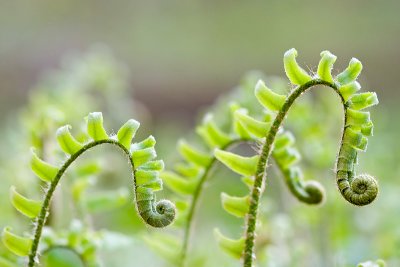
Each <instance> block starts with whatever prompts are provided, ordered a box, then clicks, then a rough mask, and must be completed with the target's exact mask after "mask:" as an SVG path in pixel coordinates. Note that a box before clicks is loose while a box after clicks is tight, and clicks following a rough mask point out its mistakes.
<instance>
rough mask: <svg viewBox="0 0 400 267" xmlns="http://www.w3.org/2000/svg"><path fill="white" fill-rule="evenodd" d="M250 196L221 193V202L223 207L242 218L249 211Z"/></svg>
mask: <svg viewBox="0 0 400 267" xmlns="http://www.w3.org/2000/svg"><path fill="white" fill-rule="evenodd" d="M249 201H250V197H249V196H245V197H233V196H230V195H228V194H226V193H221V202H222V206H223V207H224V209H225V210H226V211H227V212H228V213H230V214H232V215H234V216H236V217H239V218H244V217H245V215H246V214H247V212H248V211H249V204H250V202H249Z"/></svg>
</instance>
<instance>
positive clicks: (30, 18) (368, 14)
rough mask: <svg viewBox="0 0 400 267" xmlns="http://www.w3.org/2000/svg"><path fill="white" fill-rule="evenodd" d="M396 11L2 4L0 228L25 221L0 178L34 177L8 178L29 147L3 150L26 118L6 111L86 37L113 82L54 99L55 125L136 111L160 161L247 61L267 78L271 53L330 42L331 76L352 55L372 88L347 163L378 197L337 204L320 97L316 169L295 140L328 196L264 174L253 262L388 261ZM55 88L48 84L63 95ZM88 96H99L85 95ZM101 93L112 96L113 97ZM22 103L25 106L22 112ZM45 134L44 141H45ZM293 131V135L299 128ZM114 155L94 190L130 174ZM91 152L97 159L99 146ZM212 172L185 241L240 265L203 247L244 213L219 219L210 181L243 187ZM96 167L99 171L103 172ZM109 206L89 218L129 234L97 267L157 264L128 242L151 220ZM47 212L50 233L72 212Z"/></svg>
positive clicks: (394, 200) (291, 4) (302, 51)
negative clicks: (373, 180)
mask: <svg viewBox="0 0 400 267" xmlns="http://www.w3.org/2000/svg"><path fill="white" fill-rule="evenodd" d="M399 10H400V2H399V1H395V0H386V1H365V0H364V1H361V0H356V1H342V0H340V1H315V0H313V1H308V0H305V1H294V0H293V1H207V0H205V1H174V0H171V1H93V0H92V1H65V0H62V1H61V0H60V1H49V0H43V1H29V2H27V1H18V0H17V1H5V0H0V120H1V122H2V125H4V127H0V128H1V129H2V131H1V133H2V135H3V136H4V138H3V140H1V142H0V149H1V153H0V155H2V156H1V157H0V160H1V162H0V174H1V176H2V177H1V179H2V180H0V187H1V188H2V189H1V190H0V193H1V196H0V205H1V207H2V208H1V213H2V215H1V216H0V227H1V228H2V227H3V226H5V225H10V223H11V222H14V223H15V227H16V228H17V229H18V228H19V229H29V228H28V226H29V223H27V221H25V220H23V219H21V218H20V217H17V219H15V218H14V217H15V216H18V215H16V214H15V213H14V211H13V210H12V209H11V205H10V204H9V202H8V187H9V185H10V184H12V183H14V184H15V183H17V182H16V181H18V183H22V184H24V183H28V184H31V185H32V184H35V183H36V182H37V181H36V180H35V179H34V178H33V177H32V175H30V176H29V177H25V178H24V177H20V176H21V175H22V174H21V173H20V171H19V172H14V170H15V169H16V168H20V169H26V173H29V167H28V165H27V164H25V161H23V160H22V159H21V157H20V156H21V151H26V152H27V155H28V152H29V147H30V145H31V144H30V143H29V142H25V143H22V144H23V145H21V144H19V145H20V146H21V147H20V148H19V149H16V148H15V145H16V144H18V143H20V142H19V140H15V138H13V137H15V136H20V135H18V134H19V133H20V132H21V131H22V130H21V127H24V126H23V125H26V124H23V123H22V126H21V125H19V122H16V121H17V120H20V117H21V116H22V117H23V115H21V113H27V114H30V115H36V114H35V113H36V112H38V113H40V112H44V111H43V110H42V111H40V108H41V107H43V106H44V105H45V104H43V106H42V104H41V102H40V101H39V100H32V99H35V94H36V93H35V92H36V91H37V90H38V89H40V88H41V87H46V86H47V87H48V88H46V90H48V92H50V93H48V92H47V93H48V94H49V95H51V94H52V93H51V92H52V86H51V85H52V83H51V82H45V84H46V86H43V82H41V81H43V77H49V76H50V77H55V76H57V73H56V74H54V72H55V71H56V70H59V69H62V70H64V73H66V72H67V73H68V70H69V67H68V66H70V64H71V61H74V60H79V59H80V58H84V57H85V56H84V55H86V54H87V53H89V54H90V51H92V49H93V47H95V50H96V49H97V48H98V47H101V49H104V50H106V51H107V53H109V51H111V52H110V53H112V54H113V55H114V57H115V60H116V61H117V62H118V64H117V65H118V68H117V69H118V73H122V74H121V75H120V76H119V74H118V75H117V76H118V77H116V78H115V77H114V76H112V78H115V80H116V81H117V85H115V84H112V85H110V84H106V85H104V84H105V83H107V82H106V81H95V82H94V84H95V85H96V82H98V83H100V84H101V85H104V86H105V87H107V88H108V89H109V90H108V91H107V90H105V91H102V92H101V93H98V92H97V93H96V92H95V93H93V92H92V93H90V94H89V95H90V99H92V100H90V99H89V100H88V101H94V102H93V103H88V102H85V99H86V98H85V99H80V101H76V102H75V100H76V99H74V97H76V95H79V93H76V94H75V95H74V94H71V95H70V96H65V99H61V100H57V101H61V102H63V103H64V104H63V105H62V109H63V111H64V112H67V113H68V112H69V116H68V117H67V118H68V121H67V122H66V123H71V124H72V125H73V126H74V125H75V126H76V125H79V123H80V122H81V121H82V118H83V116H85V115H86V114H87V112H89V111H94V110H91V108H93V109H101V110H102V111H104V112H105V121H107V120H109V125H110V126H111V125H112V127H111V129H114V130H115V129H117V127H118V125H120V124H121V123H122V122H124V121H125V120H127V119H128V118H130V117H134V118H138V119H139V120H140V121H142V129H141V135H140V136H141V137H145V136H146V134H150V133H152V134H153V135H154V136H155V137H156V138H157V140H158V145H157V148H158V151H159V155H160V158H163V159H164V158H175V157H176V153H175V143H176V140H177V139H178V138H179V137H181V136H187V135H190V132H191V129H192V128H193V126H194V125H195V124H196V123H197V122H198V121H199V118H200V116H199V114H200V113H201V112H202V111H203V110H204V109H205V108H206V107H207V106H210V105H212V104H213V103H214V102H215V101H216V99H217V98H218V97H219V96H220V95H222V94H224V93H227V92H229V91H230V90H231V89H232V88H233V87H234V86H236V85H237V84H239V82H240V80H241V78H242V76H243V75H244V74H245V73H246V72H247V71H249V70H253V69H258V70H261V71H263V72H264V73H267V74H268V75H278V76H283V75H284V71H283V63H282V57H283V53H284V52H285V51H286V50H287V49H289V48H292V47H295V48H296V49H297V50H298V51H299V58H298V62H299V63H300V64H301V65H303V66H307V67H308V68H309V69H310V70H313V71H315V70H316V66H317V62H318V60H319V53H320V52H321V51H322V50H330V51H331V52H332V53H334V54H335V55H337V56H338V60H337V62H336V64H335V70H337V72H338V71H339V70H341V69H343V68H344V67H346V66H347V64H348V61H349V60H350V58H351V57H357V58H358V59H360V60H361V62H362V63H363V65H364V69H363V72H362V75H361V78H360V83H361V84H362V86H363V90H364V91H369V90H370V91H376V92H377V94H378V96H379V100H380V104H379V106H377V107H374V108H373V110H372V118H373V119H374V123H375V125H376V129H375V137H373V138H371V139H370V144H369V150H368V152H367V153H366V154H365V155H364V154H363V155H362V156H361V158H360V167H359V170H360V171H365V172H368V173H371V174H373V175H375V176H377V177H378V179H379V181H380V184H381V193H380V196H379V198H378V200H377V201H376V202H375V203H374V204H372V205H371V206H369V207H365V208H362V209H356V208H354V207H352V206H349V205H348V204H347V203H345V201H344V200H342V199H341V197H340V195H339V194H338V192H337V191H336V187H335V185H334V182H333V180H334V175H333V172H332V168H333V165H334V158H335V153H336V150H335V149H336V144H337V142H338V141H337V140H338V139H337V138H336V137H338V135H339V130H338V129H339V125H340V123H341V121H340V112H338V111H337V110H335V112H333V111H332V112H331V111H327V110H324V108H321V107H319V108H320V109H321V112H322V113H323V114H325V115H326V117H323V118H319V119H320V122H321V123H324V122H325V121H326V120H331V121H330V122H331V123H332V125H333V127H332V128H333V130H332V131H334V132H333V133H332V135H333V137H331V136H329V137H323V136H321V137H319V138H321V139H322V140H318V142H320V143H321V142H322V143H323V145H325V144H332V146H333V149H332V151H331V152H333V154H332V153H331V154H329V156H327V158H326V159H325V160H323V163H321V164H320V165H322V167H321V168H320V169H318V166H313V164H312V163H311V164H310V163H307V153H308V152H307V151H308V148H309V145H310V144H311V145H312V147H313V149H316V150H318V149H319V150H323V149H324V146H321V145H319V146H318V144H313V143H312V140H307V142H304V143H303V144H302V143H300V151H301V152H302V153H305V154H306V155H305V156H304V157H305V158H306V160H305V162H306V163H305V165H306V166H312V167H317V171H315V173H312V171H310V172H311V173H310V175H311V174H315V175H317V176H318V175H325V176H324V177H321V178H319V179H318V180H320V181H321V182H322V183H323V184H324V185H325V186H326V187H327V188H329V196H328V200H327V203H326V204H325V206H321V207H318V208H315V207H307V206H304V205H301V204H298V203H296V202H295V201H293V198H292V197H291V196H290V195H288V194H287V192H286V191H287V190H286V189H285V188H284V187H283V186H282V185H280V184H279V183H278V182H276V181H277V180H278V179H279V175H278V176H277V175H275V176H277V178H275V177H273V178H275V179H271V180H272V181H271V185H270V187H271V188H273V189H271V190H268V189H267V191H266V193H265V194H266V195H268V196H269V195H271V197H267V200H265V201H264V202H263V203H262V207H263V209H265V212H266V213H267V214H268V216H266V217H265V218H264V219H263V220H265V224H264V228H265V231H266V233H264V234H265V235H266V236H268V237H269V240H272V245H271V246H270V249H268V250H267V252H266V253H265V255H267V256H266V257H267V258H269V259H272V260H268V263H266V264H268V265H265V266H277V267H280V266H354V264H355V263H357V262H360V261H364V260H369V259H376V258H383V259H385V260H387V261H388V262H389V263H390V264H391V265H390V266H400V262H399V259H400V229H399V226H398V222H399V220H400V209H399V207H398V200H399V197H398V192H399V190H400V182H399V180H398V178H399V177H400V175H399V174H400V167H399V164H398V162H399V160H400V155H399V154H398V151H399V149H400V142H398V141H397V138H398V136H399V134H400V126H399V124H398V123H397V120H398V116H399V115H400V110H399V106H398V104H397V101H398V98H399V91H398V89H397V86H398V81H397V80H398V76H399V75H398V73H397V72H398V70H399V67H400V66H399V65H400V63H399V62H400V50H399V44H400V42H399V41H400V16H399ZM96 47H97V48H96ZM88 51H89V52H88ZM89 58H90V56H89ZM113 60H114V59H112V60H111V61H112V64H114V63H115V62H114V61H113ZM87 61H90V59H88V60H87ZM93 64H94V65H96V63H93ZM66 66H67V67H66ZM71 69H73V68H71ZM112 75H114V74H113V73H112ZM46 79H47V78H45V80H46ZM73 79H76V77H75V76H73V77H72V76H71V77H69V76H68V75H67V77H65V78H64V81H61V82H60V81H58V82H55V84H57V86H58V87H59V89H58V90H60V91H63V90H70V88H72V87H74V86H76V87H77V88H75V89H76V90H78V91H79V90H80V88H78V87H79V85H80V84H79V83H73V82H72V83H71V84H69V85H68V86H64V87H63V86H60V83H63V84H66V83H68V82H71V80H73ZM50 80H51V79H50ZM267 84H268V82H267ZM95 87H96V86H95ZM98 87H101V86H98ZM117 87H118V88H123V90H120V91H118V93H117V92H116V91H115V90H114V89H115V88H117ZM60 91H56V90H54V92H53V93H54V94H55V95H62V94H61V93H59V92H60ZM325 91H327V90H325ZM47 93H46V94H47ZM64 93H65V92H64ZM38 94H39V93H38ZM93 94H94V95H95V96H96V95H100V96H101V97H99V98H96V97H93ZM331 96H332V95H331V94H330V93H329V92H321V93H320V94H316V96H315V98H314V99H324V98H326V97H331ZM68 97H71V98H70V99H69V98H68ZM55 98H57V97H55ZM125 98H129V99H128V102H126V101H125V102H124V101H122V100H123V99H125ZM50 99H51V98H50ZM93 99H94V100H93ZM329 99H332V98H329ZM113 100H114V102H116V103H112V102H113ZM125 100H126V99H125ZM35 101H36V102H35ZM96 101H99V102H96ZM129 101H132V102H129ZM32 102H35V103H36V104H32ZM328 102H329V101H328ZM71 103H72V104H71ZM121 103H122V104H121ZM47 104H48V103H47ZM47 104H46V105H47ZM331 104H332V103H331ZM335 104H337V103H336V102H334V103H333V105H335ZM29 105H30V106H31V107H32V108H28V109H27V108H26V106H29ZM327 105H328V104H327ZM60 106H61V105H60ZM21 110H22V111H21ZM39 111H40V112H39ZM73 112H74V113H73ZM72 113H73V115H71V114H72ZM331 113H333V114H334V115H333V114H331ZM331 117H334V118H333V119H332V118H331ZM327 118H328V119H327ZM22 121H23V119H22ZM335 126H336V127H335ZM330 127H331V126H330ZM49 128H50V129H51V128H52V127H50V126H49ZM335 129H337V130H335ZM40 130H41V129H38V131H40ZM294 130H295V129H294ZM51 132H52V131H50V134H49V136H50V137H48V138H53V137H52V135H51ZM295 133H296V131H295ZM298 134H300V136H299V137H298V138H297V139H298V140H299V142H301V141H300V140H301V138H302V137H301V134H302V133H301V131H300V132H299V133H298ZM25 137H26V136H25ZM21 138H22V137H21ZM335 138H336V139H335ZM326 147H328V145H326ZM12 153H14V154H12ZM11 154H12V155H11ZM115 154H116V153H115ZM311 154H312V153H311ZM118 156H119V155H115V157H113V155H111V157H112V158H113V160H114V161H113V163H115V164H119V165H118V166H121V169H123V170H124V171H123V172H122V174H120V175H121V177H120V176H118V177H119V178H118V179H117V180H116V181H114V182H111V185H110V182H109V181H108V180H107V181H106V182H101V183H100V187H104V188H108V187H110V186H111V187H115V188H117V187H119V186H121V185H124V184H126V185H128V184H129V181H128V179H124V178H125V177H123V176H124V175H125V176H127V175H129V174H128V173H127V168H126V167H127V166H125V164H124V163H125V162H124V160H121V159H120V157H118ZM97 157H98V158H99V160H101V158H102V156H101V154H100V153H98V155H97ZM309 157H312V155H311V156H309ZM22 158H23V157H22ZM19 159H21V162H19ZM166 162H167V163H168V162H172V160H166ZM307 164H308V165H307ZM21 165H22V166H21ZM315 165H318V164H315ZM326 166H328V167H326ZM220 169H222V170H219V171H218V172H217V174H218V175H217V176H218V177H220V179H213V180H212V182H210V184H209V186H208V188H207V190H208V191H207V194H208V197H207V198H206V199H205V200H204V201H203V202H202V203H203V205H202V208H201V209H200V214H201V215H202V216H201V218H203V219H202V220H199V221H198V222H197V223H196V235H195V240H194V242H193V244H194V245H193V249H194V250H195V251H196V252H197V254H198V256H197V257H200V258H201V257H203V258H205V259H203V260H199V261H202V262H205V266H238V263H235V262H233V261H231V260H230V259H229V258H228V257H227V256H225V255H224V254H223V253H222V252H218V253H217V252H215V251H218V248H217V247H216V245H215V244H214V243H213V244H209V242H211V241H210V240H213V238H212V229H213V228H214V227H216V226H218V227H219V228H223V227H225V228H226V229H225V232H226V233H230V234H231V235H232V236H236V237H238V236H239V233H240V232H241V231H242V220H236V219H232V218H231V217H230V216H228V215H227V216H225V215H222V217H221V213H222V209H221V208H220V207H219V199H218V195H219V192H220V191H221V190H223V191H227V192H229V190H231V192H238V193H240V192H242V193H244V192H245V191H246V189H245V188H243V186H242V184H240V183H239V182H234V183H232V184H229V186H226V181H227V180H228V181H229V179H234V178H232V176H233V177H234V175H233V174H232V173H230V172H228V171H226V170H223V168H220ZM110 172H111V173H112V171H110ZM107 175H108V176H110V175H109V174H105V175H104V176H106V177H107ZM13 176H19V177H13ZM22 176H23V175H22ZM224 177H225V179H224ZM24 179H25V180H30V182H27V181H25V180H24ZM237 180H238V179H237ZM25 187H27V186H26V185H25ZM275 188H277V190H275ZM278 189H279V190H278ZM272 191H274V192H272ZM165 196H168V194H167V193H165ZM215 203H217V204H218V205H216V204H215ZM9 206H10V208H9ZM127 212H128V214H129V215H126V214H127ZM113 214H114V215H115V216H109V215H105V216H103V217H102V216H100V217H99V218H101V220H97V221H96V220H95V221H96V222H97V223H96V228H103V227H104V228H107V229H111V230H112V231H118V232H124V233H127V235H128V236H133V240H134V241H132V242H133V243H132V242H131V243H129V244H128V245H127V246H125V250H118V252H115V250H114V251H112V250H111V251H112V252H109V251H107V250H105V252H104V253H103V254H102V257H103V258H104V259H105V262H106V264H105V266H133V264H132V261H137V265H138V266H141V265H144V264H147V265H146V266H164V265H166V263H165V261H163V260H162V258H161V257H158V256H157V254H153V252H152V251H151V250H149V249H147V248H146V247H145V246H143V242H142V241H141V240H138V239H137V238H136V235H137V233H138V232H143V231H144V232H146V231H147V232H149V231H150V230H149V229H146V228H143V226H141V223H140V222H139V221H138V220H137V218H136V214H135V212H134V211H133V208H132V207H129V208H126V209H124V210H123V211H121V210H117V211H113ZM59 216H61V215H59ZM55 217H56V218H55V220H56V225H58V227H59V228H61V229H62V228H66V226H68V225H69V221H70V220H71V218H72V217H73V216H72V215H71V216H70V217H68V216H67V218H64V217H62V216H61V218H58V220H59V221H58V223H57V216H55ZM96 218H97V217H96ZM110 218H113V220H111V219H110ZM127 218H129V220H127ZM132 222H133V223H132ZM24 227H25V228H24ZM264 228H263V229H264ZM275 235H276V236H275ZM211 251H212V253H213V255H214V253H215V255H217V256H216V257H217V258H219V260H216V261H210V259H207V256H204V255H210V254H209V253H211ZM201 255H203V256H201ZM135 257H136V258H137V259H136V260H135ZM154 259H156V260H154ZM284 259H287V260H284ZM153 260H154V261H153ZM235 264H236V265H235ZM307 264H308V265H307ZM310 264H312V265H310ZM321 264H322V265H321Z"/></svg>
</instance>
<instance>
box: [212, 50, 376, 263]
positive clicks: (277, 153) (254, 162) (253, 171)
mask: <svg viewBox="0 0 400 267" xmlns="http://www.w3.org/2000/svg"><path fill="white" fill-rule="evenodd" d="M296 57H297V51H296V50H295V49H290V50H289V51H287V52H286V53H285V55H284V66H285V72H286V75H287V76H288V78H289V80H290V81H291V83H292V84H294V85H297V87H295V88H293V89H292V90H291V92H290V93H289V95H288V96H285V95H280V94H277V93H275V92H273V91H272V90H271V89H269V88H268V87H267V86H266V85H265V84H264V82H262V81H259V82H258V83H257V85H256V88H255V95H256V97H257V99H258V101H259V102H260V104H261V105H262V106H263V107H264V108H265V109H266V110H267V111H268V113H271V111H272V112H276V113H275V117H274V118H273V119H272V120H270V119H268V120H267V121H255V119H254V118H251V117H244V116H243V114H242V115H241V116H240V119H241V122H242V123H241V126H242V127H243V128H244V130H247V131H248V132H251V133H253V134H255V135H258V137H260V138H265V139H263V140H262V142H263V145H262V149H261V150H260V152H259V154H257V155H255V156H253V157H242V156H239V155H236V154H233V153H230V152H226V151H223V150H216V152H215V155H216V157H217V158H218V160H220V161H221V162H222V163H223V164H225V165H226V166H227V167H228V168H230V169H231V170H233V171H234V172H237V173H239V174H240V175H246V176H252V178H249V179H248V180H250V181H252V190H251V193H250V195H249V197H246V198H240V199H238V198H234V197H230V198H227V197H226V196H224V199H225V200H224V201H223V202H224V203H223V204H224V207H225V209H226V210H227V211H228V212H230V213H232V214H234V215H237V214H238V212H237V211H233V210H232V209H231V206H233V205H235V206H240V207H241V210H246V206H245V205H247V212H246V213H245V214H243V212H241V213H240V215H241V216H243V217H246V233H245V237H244V238H245V242H244V245H243V243H242V242H239V240H242V238H241V239H239V240H237V241H235V242H234V241H232V240H231V239H226V238H223V237H221V235H220V234H218V235H217V236H218V240H219V243H220V244H221V246H222V247H223V248H224V249H225V250H227V249H228V250H230V252H231V254H237V253H238V251H241V254H240V256H241V257H243V261H244V266H245V267H251V266H253V262H254V258H255V255H254V242H255V231H256V221H257V214H258V207H259V200H260V197H261V194H262V192H263V190H264V187H265V180H266V168H267V163H268V159H269V157H270V155H272V156H273V157H274V159H275V161H276V162H277V164H278V166H279V167H280V168H281V169H282V170H283V173H284V175H285V178H286V181H287V182H288V185H289V188H290V189H291V191H292V192H293V194H294V195H295V196H296V197H297V198H298V199H299V200H302V201H305V202H307V203H310V204H313V203H320V202H321V201H322V200H323V197H324V194H323V192H324V191H323V189H322V187H321V186H320V185H319V184H316V183H315V182H303V181H302V178H301V177H302V175H301V172H300V171H299V169H298V167H296V166H294V165H295V163H296V162H297V161H298V159H299V158H300V157H299V154H298V152H297V151H296V150H294V149H293V148H292V147H291V143H292V142H293V138H292V137H291V136H290V135H287V134H285V133H284V132H283V130H282V128H281V125H282V123H283V120H284V119H285V117H286V114H287V112H288V111H289V109H290V108H291V106H292V105H293V104H294V102H295V100H296V99H297V98H298V97H299V96H300V95H301V94H302V93H304V92H305V91H307V90H308V89H309V88H311V87H313V86H316V85H325V86H327V87H330V88H332V89H333V90H334V91H335V92H336V93H337V94H338V96H339V98H340V100H341V102H342V106H343V110H344V126H343V134H342V139H341V143H340V150H339V153H338V157H337V160H336V180H337V184H338V188H339V190H340V192H341V194H342V195H343V197H344V198H345V199H346V200H347V201H349V202H350V203H352V204H354V205H358V206H362V205H366V204H369V203H371V202H372V201H373V200H374V199H375V198H376V196H377V193H378V186H377V182H376V180H375V179H374V178H373V177H372V176H370V175H367V174H361V175H358V176H356V175H355V171H354V165H355V164H356V162H357V154H358V153H359V152H361V151H365V150H366V146H367V141H368V140H367V137H368V136H370V135H372V129H373V124H372V122H371V120H370V114H369V112H365V111H360V110H362V109H365V108H368V107H370V106H373V105H376V104H378V99H377V97H376V94H375V93H363V94H355V92H356V91H358V90H359V89H360V85H359V84H358V83H357V82H356V79H357V77H358V75H359V74H360V72H361V69H362V65H361V63H360V62H359V61H358V60H357V59H352V60H351V61H350V64H349V66H348V68H347V69H346V70H344V71H343V72H342V73H340V74H339V75H337V76H336V77H333V76H332V74H331V70H332V67H333V63H334V62H335V60H336V57H335V56H334V55H332V54H331V53H330V52H328V51H323V52H322V53H321V57H322V58H321V61H320V63H319V65H318V71H317V74H316V75H311V74H308V73H307V72H306V71H305V70H304V69H302V68H301V67H300V66H299V65H298V64H297V62H296ZM246 116H247V114H246ZM263 131H264V132H265V135H263V136H262V135H260V133H262V132H263ZM239 201H240V205H238V204H237V202H239ZM235 203H236V204H235ZM227 244H230V245H229V246H228V245H227ZM234 244H236V245H234ZM239 247H240V248H243V249H242V250H240V249H239Z"/></svg>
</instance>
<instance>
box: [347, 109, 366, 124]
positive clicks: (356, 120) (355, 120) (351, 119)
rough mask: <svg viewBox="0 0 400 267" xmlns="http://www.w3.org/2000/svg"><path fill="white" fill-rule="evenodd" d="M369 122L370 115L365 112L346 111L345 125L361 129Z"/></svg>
mask: <svg viewBox="0 0 400 267" xmlns="http://www.w3.org/2000/svg"><path fill="white" fill-rule="evenodd" d="M370 122H371V118H370V113H369V112H368V111H367V112H365V111H358V110H354V109H350V108H348V109H347V125H354V126H359V127H361V126H362V125H365V124H368V123H370Z"/></svg>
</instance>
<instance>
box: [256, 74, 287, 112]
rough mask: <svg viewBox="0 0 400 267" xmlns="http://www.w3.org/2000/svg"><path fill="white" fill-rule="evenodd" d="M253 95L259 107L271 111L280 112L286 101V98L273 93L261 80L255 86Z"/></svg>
mask: <svg viewBox="0 0 400 267" xmlns="http://www.w3.org/2000/svg"><path fill="white" fill-rule="evenodd" d="M255 95H256V97H257V99H258V101H259V102H260V104H261V105H263V106H264V107H265V108H267V109H270V110H273V111H278V110H280V109H281V108H282V106H283V104H284V103H285V101H286V96H284V95H279V94H277V93H274V92H273V91H272V90H271V89H269V88H268V87H267V86H266V85H265V84H264V82H263V81H261V80H259V81H258V82H257V84H256V90H255Z"/></svg>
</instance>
